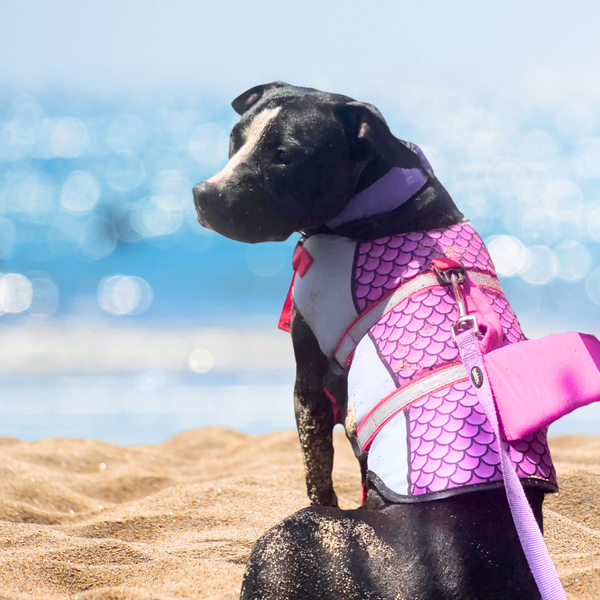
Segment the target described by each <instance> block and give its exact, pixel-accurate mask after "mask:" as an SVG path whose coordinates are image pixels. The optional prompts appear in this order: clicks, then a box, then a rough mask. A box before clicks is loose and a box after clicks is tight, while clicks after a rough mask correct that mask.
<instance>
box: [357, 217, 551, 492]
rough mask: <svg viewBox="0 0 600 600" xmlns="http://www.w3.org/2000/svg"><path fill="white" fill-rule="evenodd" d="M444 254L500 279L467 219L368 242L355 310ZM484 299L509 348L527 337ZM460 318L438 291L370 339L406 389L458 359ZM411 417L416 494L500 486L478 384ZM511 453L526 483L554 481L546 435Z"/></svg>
mask: <svg viewBox="0 0 600 600" xmlns="http://www.w3.org/2000/svg"><path fill="white" fill-rule="evenodd" d="M443 256H447V257H450V258H454V259H456V260H459V261H460V262H461V263H462V264H463V265H464V266H465V267H466V268H467V269H472V270H476V271H479V272H481V273H486V274H489V275H494V276H495V271H494V267H493V264H492V261H491V259H490V257H489V255H488V252H487V249H486V248H485V245H484V244H483V241H482V240H481V238H480V237H479V235H478V234H477V233H476V232H475V230H474V229H473V227H472V226H471V225H470V224H468V223H466V224H459V225H452V226H450V227H448V228H447V229H444V230H437V231H429V232H423V233H408V234H401V235H395V236H391V237H384V238H380V239H377V240H373V241H369V242H363V243H361V244H360V245H359V246H358V249H357V255H356V259H355V272H354V282H353V283H354V287H353V291H354V301H355V305H356V308H357V310H358V311H359V312H363V311H365V310H367V309H369V308H370V307H371V306H373V305H374V304H376V303H377V302H379V301H380V300H381V299H382V298H383V297H385V296H387V295H389V294H390V293H392V292H393V290H395V289H397V288H398V287H400V286H401V285H402V284H403V283H405V282H406V281H408V280H409V279H411V278H413V277H415V276H416V275H418V274H420V273H423V272H428V271H429V270H430V263H431V260H432V259H433V258H436V257H443ZM483 293H484V294H485V295H486V297H487V299H488V300H489V302H490V304H491V306H492V307H493V310H494V311H495V312H496V313H497V314H498V315H499V318H500V322H501V324H502V329H503V333H504V342H505V343H515V342H518V341H521V340H523V339H524V336H523V333H522V331H521V328H520V326H519V323H518V321H517V318H516V316H515V314H514V312H513V311H512V309H511V308H510V305H509V304H508V302H507V301H506V298H505V297H504V295H503V294H501V293H499V292H496V291H493V290H488V289H484V290H483ZM457 318H458V309H457V307H456V303H455V302H454V300H453V298H452V297H451V296H450V295H449V293H448V292H447V291H446V290H445V289H443V288H441V287H436V288H433V289H430V290H425V291H422V292H419V293H418V294H415V295H414V296H412V297H410V298H407V299H406V300H404V301H403V302H402V303H400V304H398V305H397V306H396V307H395V308H394V309H393V310H392V311H390V312H389V313H387V314H386V315H384V316H383V317H382V318H381V319H380V320H379V321H378V322H377V323H376V324H375V325H374V326H373V327H372V328H371V331H370V333H369V335H370V336H371V338H372V339H373V341H374V342H375V344H376V346H377V348H378V351H379V355H380V357H381V359H382V360H383V361H384V362H385V363H386V364H387V367H388V370H389V371H390V372H391V373H392V374H393V376H394V377H395V379H396V384H397V386H398V387H403V386H404V385H406V384H407V383H408V382H409V381H410V380H412V379H414V378H415V377H418V376H420V375H422V374H424V373H426V372H427V371H430V370H432V369H436V368H439V367H441V366H443V365H447V364H450V363H453V362H457V361H458V360H459V355H458V349H457V348H456V345H455V344H454V342H453V340H452V325H453V323H454V322H455V321H456V319H457ZM406 417H407V424H408V429H409V431H408V445H409V448H408V450H409V454H408V456H409V485H410V493H411V494H412V495H422V494H428V493H434V492H441V491H446V490H451V489H454V488H460V487H464V486H466V485H473V484H485V483H490V482H494V481H501V480H502V474H501V471H500V467H499V463H500V457H499V455H498V452H497V451H496V450H495V447H496V442H495V439H494V434H493V432H492V428H491V426H490V424H489V422H488V421H487V419H486V418H485V415H484V413H483V409H482V408H481V407H480V405H479V403H478V401H477V396H476V395H475V392H474V391H473V389H472V387H471V384H470V382H468V381H465V382H461V383H457V384H455V385H453V386H449V387H446V388H444V389H442V390H440V391H438V392H436V393H434V394H431V395H429V396H426V397H425V398H422V399H421V400H419V401H418V402H415V403H413V404H412V405H411V406H410V407H409V408H408V409H406ZM510 454H511V459H512V460H513V463H514V464H515V467H516V468H517V473H518V475H519V477H521V478H540V479H545V480H550V481H551V482H552V483H555V473H554V469H553V466H552V461H551V459H550V454H549V451H548V446H547V444H546V431H545V430H543V431H539V432H536V433H535V434H532V435H530V436H529V437H528V438H526V439H524V440H519V442H517V443H516V444H513V445H512V447H511V451H510Z"/></svg>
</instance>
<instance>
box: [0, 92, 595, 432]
mask: <svg viewBox="0 0 600 600" xmlns="http://www.w3.org/2000/svg"><path fill="white" fill-rule="evenodd" d="M411 90H412V91H410V90H405V91H404V93H403V94H401V95H400V94H399V95H393V94H392V95H388V96H384V95H380V96H379V97H375V98H372V99H369V100H371V101H374V102H375V103H376V104H377V105H378V106H379V108H380V109H381V110H382V112H383V113H384V114H385V115H386V118H387V120H388V122H389V124H390V127H391V129H392V131H393V132H394V133H395V134H396V135H398V136H399V137H401V138H403V139H408V140H411V141H414V142H416V143H418V144H419V145H420V146H421V147H422V148H423V150H424V151H425V153H426V154H427V156H428V157H429V159H430V161H431V163H432V165H433V167H434V169H435V171H436V173H437V174H438V176H439V178H440V180H441V181H442V182H443V183H444V185H445V186H446V187H447V188H448V190H449V191H450V193H451V195H452V196H453V198H454V199H455V201H456V202H457V204H458V206H459V208H461V210H462V211H463V212H464V213H465V215H466V216H467V217H469V218H470V219H471V220H472V222H473V223H474V225H475V227H476V228H477V229H478V230H479V232H480V233H481V235H482V236H483V237H484V239H486V242H487V243H488V246H489V248H490V251H491V254H492V257H493V259H494V262H495V264H496V267H497V270H498V273H499V276H500V278H501V280H502V282H503V285H504V287H505V289H506V293H507V296H508V297H509V300H510V301H511V303H512V304H513V306H514V308H515V311H516V312H517V314H518V315H519V318H520V320H521V322H522V325H523V327H524V330H525V332H526V334H528V335H530V336H532V337H535V336H537V335H542V334H545V333H549V332H551V331H565V330H569V329H574V330H579V331H585V332H589V333H595V334H598V333H600V310H599V309H600V244H599V242H600V106H599V105H598V104H597V103H594V101H587V100H575V101H573V102H571V103H567V104H565V105H556V106H552V105H549V104H544V103H541V102H538V103H537V104H536V102H534V101H532V100H531V99H527V98H523V97H521V96H519V95H518V94H502V95H498V94H496V95H488V96H484V95H481V94H478V95H474V94H472V93H462V94H456V93H455V94H447V95H444V94H442V93H437V94H426V93H425V92H426V91H425V90H418V89H414V88H411ZM409 91H410V93H409ZM236 120H237V116H236V115H235V113H234V112H233V110H232V109H231V108H230V106H229V99H227V98H220V97H215V96H214V95H213V96H208V95H205V96H202V95H196V96H194V97H185V98H179V99H174V98H171V99H164V98H159V97H156V98H143V99H139V98H138V99H132V98H116V97H114V98H97V97H89V96H86V95H84V94H76V93H70V92H69V91H68V90H47V91H44V92H40V93H38V94H37V95H35V96H34V95H30V94H21V95H8V94H6V93H5V95H4V96H2V97H0V340H1V338H2V332H3V331H5V332H6V331H8V330H9V329H10V330H11V331H12V330H13V329H14V328H18V327H20V326H21V325H22V324H28V323H29V324H30V323H31V319H37V321H36V322H38V323H40V324H42V323H46V324H47V323H58V324H61V327H64V328H65V330H68V331H73V330H76V329H77V327H79V325H78V323H79V322H82V321H94V322H96V321H99V322H102V323H106V327H108V328H112V329H111V331H114V332H115V343H120V342H119V339H120V338H119V335H120V334H119V331H120V328H130V327H134V328H137V329H139V330H148V331H152V330H154V329H161V330H169V329H170V330H173V331H174V332H176V333H177V332H184V331H185V330H186V328H190V327H195V328H208V329H210V328H215V327H227V328H230V329H233V330H239V331H244V330H248V329H253V330H263V329H264V330H271V329H274V328H275V327H276V323H277V318H278V315H279V311H280V310H281V306H282V304H283V301H284V298H285V295H286V293H287V289H288V287H289V283H290V280H291V276H292V270H291V254H292V251H293V245H294V243H295V238H294V239H290V240H289V241H287V242H284V243H268V244H261V245H256V246H249V245H245V244H241V243H238V242H233V241H231V240H227V239H224V238H221V237H219V236H217V235H216V234H214V233H212V232H209V231H206V230H203V229H202V228H201V227H200V226H199V225H198V223H197V222H196V216H195V212H194V209H193V204H192V194H191V189H192V187H193V185H194V184H196V183H198V182H199V181H202V180H204V179H206V178H208V177H209V176H211V175H213V174H214V173H216V172H217V171H218V170H219V169H220V168H221V167H222V166H223V164H224V163H225V161H226V157H227V146H228V135H229V130H230V128H231V126H232V124H233V123H234V122H235V121H236ZM28 326H30V325H28ZM11 328H13V329H11ZM178 335H179V333H178ZM281 335H284V334H281ZM28 339H29V338H28ZM65 339H66V338H65ZM31 340H33V341H31V347H32V351H31V358H30V359H28V358H27V356H28V355H27V351H24V350H22V351H20V352H21V354H19V356H21V359H20V360H21V362H20V363H19V365H20V366H19V372H18V375H17V374H14V373H12V372H11V371H10V369H8V370H7V369H5V370H4V378H3V381H4V382H3V384H0V414H1V415H3V419H2V425H1V427H0V433H1V434H5V435H9V434H10V435H16V436H21V437H26V438H29V439H31V438H37V437H44V436H47V435H59V434H60V435H81V436H94V437H100V438H103V439H107V440H111V441H118V442H121V443H142V442H143V443H146V442H152V441H160V440H161V439H165V438H166V437H168V436H169V435H172V434H173V433H176V432H177V431H179V430H181V429H184V428H188V427H195V426H201V425H208V424H221V425H227V424H229V425H230V426H233V427H235V428H238V429H241V430H244V431H249V432H252V433H260V432H263V431H268V430H272V429H277V428H280V427H293V414H292V411H291V400H290V398H291V385H292V380H293V361H292V359H291V355H290V360H289V361H288V362H287V363H285V364H284V365H282V366H280V367H279V368H278V369H276V370H275V371H273V369H271V368H269V364H268V361H267V362H265V364H264V365H263V366H262V367H260V368H259V367H256V368H253V370H252V378H251V381H250V380H249V379H248V373H249V371H247V370H245V369H244V368H243V365H242V368H240V369H233V368H231V369H229V370H224V371H219V368H218V366H216V367H214V369H213V370H212V371H210V373H212V375H210V374H207V372H206V371H204V372H201V373H200V372H195V371H194V368H197V369H200V371H202V370H203V369H206V368H208V369H209V370H210V369H212V366H211V365H209V366H208V367H206V366H205V365H200V366H198V365H196V366H194V365H195V364H196V363H194V360H195V359H194V358H193V356H192V354H190V356H189V361H188V363H189V364H188V363H185V361H184V363H185V364H183V366H182V367H178V368H177V369H174V370H171V371H169V369H168V368H166V367H165V368H164V369H163V371H164V373H165V378H166V379H165V381H166V383H165V384H164V385H163V387H162V388H161V391H160V393H158V392H156V394H155V395H154V396H153V398H154V400H152V402H154V404H152V402H150V401H149V402H150V404H148V406H149V408H148V409H147V410H144V409H143V408H142V409H140V408H139V406H138V407H137V408H136V409H135V410H133V412H132V410H130V409H131V407H130V405H129V404H128V400H126V399H125V400H124V399H123V398H125V397H126V396H127V392H128V390H130V389H133V388H135V380H136V379H135V378H136V377H138V375H139V373H138V371H136V370H134V371H132V372H131V373H122V372H121V373H119V374H115V373H114V372H112V371H110V369H109V368H108V367H106V372H104V373H102V364H99V365H98V368H97V369H95V371H94V373H93V374H92V373H90V372H88V371H86V369H87V367H85V368H84V367H77V368H76V367H75V366H73V368H72V372H70V373H69V372H68V370H69V369H68V368H66V367H64V366H63V367H61V368H62V369H63V370H62V371H61V372H60V373H58V372H56V373H55V372H52V371H51V370H46V371H44V372H43V373H41V374H40V372H39V370H37V366H36V363H35V352H34V350H33V349H34V348H35V344H36V343H37V342H35V336H34V337H32V338H31ZM53 343H54V342H53ZM55 343H57V344H59V345H60V344H61V343H62V342H61V341H60V339H59V340H58V341H57V342H55ZM90 343H93V341H90ZM202 350H203V351H207V352H209V354H210V353H211V352H212V353H214V351H213V349H211V348H208V349H206V348H204V347H203V348H202ZM210 355H211V356H212V354H210ZM215 356H216V355H215ZM27 360H30V363H28V362H27ZM102 360H103V359H102V357H101V356H100V358H98V361H99V362H100V363H102ZM211 360H212V359H211ZM108 363H109V361H108V359H107V364H108ZM28 365H30V367H31V369H30V370H31V373H30V374H27V369H28ZM161 368H162V367H161ZM65 369H66V371H65ZM136 369H137V367H136ZM99 372H100V375H98V373H99ZM11 373H12V374H11ZM65 377H66V379H65ZM227 386H229V387H227ZM286 386H288V387H289V393H288V394H287V397H288V399H286V400H284V401H282V402H285V404H279V403H278V402H279V401H278V400H277V399H278V398H281V397H283V396H286V394H285V393H284V392H285V388H286ZM194 389H196V390H197V395H198V397H199V398H201V397H202V398H205V400H203V401H201V400H199V401H198V404H197V405H196V406H197V408H194V409H193V410H192V409H190V405H189V403H188V404H186V402H188V400H187V399H189V398H191V397H192V396H193V395H194V391H193V390H194ZM227 390H229V392H228V391H227ZM244 390H245V392H244ZM152 393H154V392H152ZM244 393H245V394H246V395H247V396H248V397H249V398H252V399H253V401H252V402H248V403H247V404H246V405H244V403H243V402H242V400H240V398H241V397H243V396H244ZM77 394H79V395H80V396H82V395H83V396H85V395H88V396H90V397H94V398H95V399H96V400H95V403H96V404H95V405H89V403H88V404H87V405H86V407H87V408H85V410H84V408H81V409H79V410H80V412H79V413H78V412H77V410H76V409H74V408H72V406H73V405H72V404H69V403H68V402H67V405H68V406H71V408H68V407H67V408H65V404H64V403H65V400H64V398H76V397H77ZM227 394H229V396H231V398H233V400H231V401H228V400H227ZM239 394H241V396H239ZM32 398H33V399H34V400H32ZM107 398H119V401H118V403H117V404H113V405H110V403H108V404H107V402H108V400H106V399H107ZM157 398H158V399H157ZM217 398H220V399H221V401H220V402H218V401H217V400H216V399H217ZM261 398H262V399H263V400H261V401H259V400H260V399H261ZM103 399H104V400H103ZM32 402H33V404H32ZM177 402H179V404H177ZM190 402H191V400H190ZM103 403H104V404H103ZM215 405H217V407H218V408H219V410H216V409H215V408H214V407H215ZM20 406H21V407H22V408H19V407H20ZM94 406H101V407H102V406H103V407H104V408H102V409H100V408H94ZM136 406H137V405H136ZM140 406H142V407H143V406H144V405H143V403H142V405H140ZM172 406H178V407H179V408H178V409H177V411H175V410H171V408H170V407H172ZM244 407H245V408H244ZM587 410H588V412H587V413H585V415H584V413H581V414H582V416H581V417H577V418H571V420H570V421H565V423H566V425H562V424H561V425H560V427H558V426H557V427H558V430H560V431H567V432H568V431H571V430H572V431H587V432H590V433H594V432H600V415H598V414H597V411H596V412H594V410H592V409H587ZM132 415H133V417H132ZM140 415H141V416H140ZM232 415H235V418H234V417H233V416H232ZM569 423H571V425H569Z"/></svg>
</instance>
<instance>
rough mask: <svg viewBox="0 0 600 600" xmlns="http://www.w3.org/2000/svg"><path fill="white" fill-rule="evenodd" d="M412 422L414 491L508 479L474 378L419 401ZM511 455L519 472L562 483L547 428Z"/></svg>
mask: <svg viewBox="0 0 600 600" xmlns="http://www.w3.org/2000/svg"><path fill="white" fill-rule="evenodd" d="M408 423H409V430H410V431H409V438H408V439H409V456H410V460H409V463H410V471H409V484H410V491H411V493H412V494H413V495H422V494H429V493H433V492H441V491H445V490H450V489H453V488H459V487H463V486H465V485H474V484H485V483H491V482H494V481H502V473H501V471H500V457H499V455H498V452H497V451H496V450H495V447H496V444H495V436H494V434H493V432H492V428H491V426H490V424H489V422H488V420H487V419H486V418H485V415H484V413H483V409H482V408H481V406H480V405H479V402H478V400H477V396H476V395H475V392H474V391H473V390H472V388H471V384H470V382H469V381H465V382H461V383H457V384H455V385H454V386H451V387H447V388H445V389H443V390H441V391H440V392H436V393H435V394H432V395H431V396H427V397H426V398H424V399H422V400H420V401H419V402H415V403H414V404H413V405H412V406H410V407H409V408H408ZM510 457H511V460H512V461H513V464H514V465H515V467H516V471H517V474H518V475H519V477H521V478H530V477H533V478H538V479H545V480H550V481H551V482H553V483H556V473H555V471H554V467H553V466H552V460H551V459H550V453H549V451H548V445H547V444H546V430H541V431H538V432H536V433H533V434H530V435H529V436H527V437H526V438H525V439H522V440H519V441H518V442H516V443H515V444H512V445H511V447H510Z"/></svg>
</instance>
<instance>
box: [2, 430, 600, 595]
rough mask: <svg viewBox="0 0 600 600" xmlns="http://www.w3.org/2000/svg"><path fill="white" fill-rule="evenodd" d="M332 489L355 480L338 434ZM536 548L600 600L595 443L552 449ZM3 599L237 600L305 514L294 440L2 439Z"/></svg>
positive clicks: (229, 436) (230, 436)
mask: <svg viewBox="0 0 600 600" xmlns="http://www.w3.org/2000/svg"><path fill="white" fill-rule="evenodd" d="M335 437H336V465H335V474H334V477H335V485H336V489H337V492H338V496H339V497H340V503H341V505H342V506H343V507H345V508H352V507H355V506H357V505H358V503H359V499H360V485H359V473H358V467H357V463H356V461H355V459H354V457H353V455H352V452H351V450H350V447H349V445H348V443H347V442H346V440H345V439H344V437H343V434H342V433H341V432H336V436H335ZM551 449H552V454H553V457H554V460H555V464H556V467H557V471H558V475H559V482H560V485H561V492H560V494H558V495H556V496H550V497H548V499H547V501H546V503H545V528H546V539H547V542H548V546H549V549H550V552H551V554H552V556H553V558H554V560H555V562H556V564H557V566H558V570H559V574H560V576H561V579H562V581H563V583H564V585H565V588H566V590H567V591H568V593H569V599H570V600H593V599H597V598H599V597H600V503H599V502H598V495H599V494H600V437H593V436H560V437H556V438H553V439H552V440H551ZM0 471H1V474H2V479H1V482H0V486H1V487H0V515H1V521H0V597H2V598H14V599H23V598H40V599H48V600H50V599H55V598H77V599H78V600H83V599H86V600H91V599H100V598H106V599H115V600H116V599H136V600H137V599H142V598H144V599H153V598H154V599H161V600H167V599H169V598H198V599H199V598H202V599H205V598H211V599H213V600H217V599H219V600H234V599H235V598H237V597H238V594H239V589H240V582H241V578H242V574H243V570H244V564H245V562H246V560H247V558H248V555H249V553H250V550H251V548H252V546H253V544H254V542H255V541H256V539H257V538H258V537H259V536H260V535H261V534H262V533H263V532H265V531H266V530H267V529H268V528H269V527H270V526H271V525H273V524H275V523H276V522H278V521H280V520H281V519H283V518H284V517H285V516H287V515H289V514H290V513H292V512H294V511H296V510H298V509H300V508H302V507H304V506H306V504H307V500H306V496H305V492H304V481H303V474H302V464H301V457H300V451H299V446H298V442H297V439H296V433H295V432H294V431H281V432H277V433H272V434H268V435H263V436H258V437H253V436H248V435H245V434H242V433H238V432H235V431H232V430H228V429H222V428H206V429H197V430H192V431H188V432H185V433H182V434H179V435H177V436H176V437H174V438H172V439H170V440H169V441H167V442H165V443H163V444H159V445H154V446H138V447H120V446H116V445H111V444H108V443H105V442H100V441H96V440H85V439H66V438H55V439H48V440H43V441H38V442H24V441H19V440H17V439H14V438H0Z"/></svg>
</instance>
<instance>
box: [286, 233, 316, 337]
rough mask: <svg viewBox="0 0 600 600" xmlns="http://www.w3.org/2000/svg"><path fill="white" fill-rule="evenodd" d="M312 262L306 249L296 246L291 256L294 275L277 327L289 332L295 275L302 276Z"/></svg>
mask: <svg viewBox="0 0 600 600" xmlns="http://www.w3.org/2000/svg"><path fill="white" fill-rule="evenodd" d="M312 263H313V257H312V256H311V255H310V254H309V252H308V250H307V249H306V248H305V247H304V246H302V245H299V246H296V249H295V250H294V256H293V257H292V267H294V276H293V277H292V283H291V285H290V289H289V291H288V294H287V296H286V299H285V302H284V304H283V310H282V311H281V317H279V324H278V327H279V329H283V331H287V332H288V333H289V331H290V328H291V324H292V304H293V300H292V290H293V288H294V280H295V279H296V275H299V276H300V277H304V276H305V275H306V271H308V269H310V265H312Z"/></svg>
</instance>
